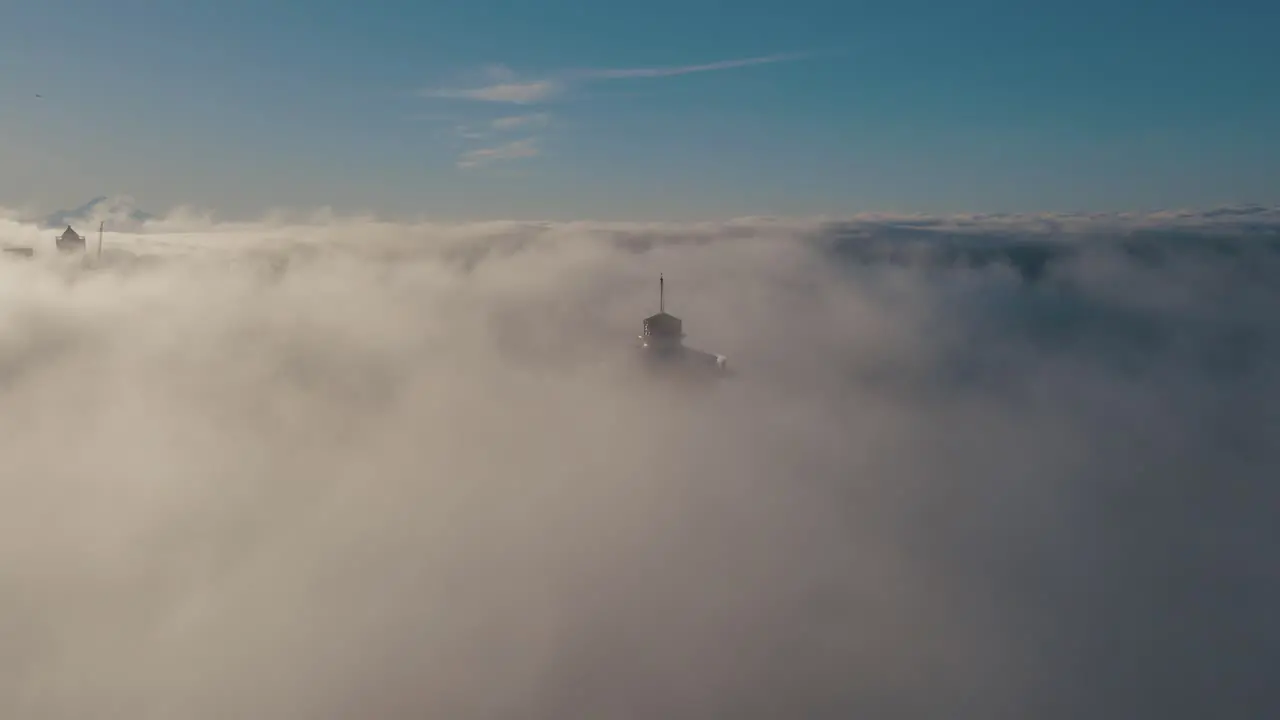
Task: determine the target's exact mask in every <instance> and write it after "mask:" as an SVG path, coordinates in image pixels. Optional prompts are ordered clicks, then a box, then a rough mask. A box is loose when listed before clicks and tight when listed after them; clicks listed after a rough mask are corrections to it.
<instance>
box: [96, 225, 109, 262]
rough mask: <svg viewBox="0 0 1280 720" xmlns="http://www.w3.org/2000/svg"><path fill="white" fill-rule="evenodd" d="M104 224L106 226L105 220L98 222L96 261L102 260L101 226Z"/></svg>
mask: <svg viewBox="0 0 1280 720" xmlns="http://www.w3.org/2000/svg"><path fill="white" fill-rule="evenodd" d="M106 224H107V221H106V220H101V221H99V222H98V259H99V260H101V259H102V226H103V225H106Z"/></svg>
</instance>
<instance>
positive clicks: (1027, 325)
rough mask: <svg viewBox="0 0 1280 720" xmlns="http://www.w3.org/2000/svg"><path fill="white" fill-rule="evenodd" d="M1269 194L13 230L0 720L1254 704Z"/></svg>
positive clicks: (1278, 459)
mask: <svg viewBox="0 0 1280 720" xmlns="http://www.w3.org/2000/svg"><path fill="white" fill-rule="evenodd" d="M0 217H3V216H0ZM1275 219H1276V214H1275V213H1274V212H1272V211H1270V210H1268V209H1266V208H1236V209H1231V210H1230V211H1228V212H1222V213H1186V214H1176V213H1175V214H1163V215H1159V216H1151V215H1148V216H1127V217H1124V216H1107V217H1101V216H1099V217H1062V216H1053V217H1049V216H1042V217H1036V218H1027V217H1018V218H1014V217H989V216H967V217H949V218H923V217H910V218H908V217H887V216H875V217H861V218H854V219H851V220H842V221H839V222H835V221H821V220H816V221H793V220H786V219H769V218H756V219H750V220H743V221H737V222H733V223H720V224H711V223H707V224H693V225H678V224H630V225H623V224H612V225H610V224H596V223H535V222H493V223H478V224H471V225H433V224H415V225H407V224H399V223H391V222H381V221H377V220H375V219H370V218H343V217H338V216H334V215H332V214H325V213H319V214H316V215H315V216H313V217H302V218H296V217H294V218H291V217H285V216H283V215H282V216H277V217H275V218H272V219H270V220H268V221H264V222H260V223H244V224H239V225H227V224H220V223H217V222H213V221H211V220H209V219H208V218H206V217H203V216H201V215H200V214H199V213H187V214H185V215H179V216H171V217H168V218H161V219H156V220H152V221H149V222H148V223H146V226H145V228H144V231H142V232H139V233H136V234H116V233H108V234H107V237H106V242H105V244H106V248H105V249H104V257H103V260H102V261H101V262H100V263H96V265H97V266H96V267H93V266H94V265H95V263H93V262H89V263H82V262H81V261H80V260H79V259H76V258H70V259H68V258H59V257H56V256H54V255H52V254H51V252H50V251H51V244H52V241H51V240H48V239H47V238H45V235H47V234H48V233H47V231H46V230H44V229H39V228H35V227H32V226H25V225H21V224H18V223H17V222H16V221H15V220H14V219H13V217H12V216H9V217H8V219H0V241H4V242H6V243H9V244H15V245H21V244H29V245H35V246H36V248H37V253H36V256H35V257H33V258H27V259H19V258H9V257H0V308H3V310H2V311H0V403H2V404H3V408H4V412H3V413H0V639H2V640H0V716H3V717H13V718H34V717H42V718H82V717H103V716H120V717H132V718H174V717H181V718H188V719H192V720H199V719H203V718H229V717H246V718H248V717H259V718H274V719H278V720H291V719H293V718H308V719H317V718H321V719H322V718H348V717H357V716H359V717H378V718H409V717H413V718H424V717H427V718H433V717H438V718H454V719H461V718H479V717H485V718H493V717H513V718H514V717H519V718H566V717H604V716H624V715H625V716H649V717H666V718H694V717H707V716H734V717H780V716H789V715H801V716H804V717H841V718H847V717H859V716H867V717H871V716H881V717H884V716H892V717H909V718H925V717H930V718H932V717H943V716H945V717H973V718H984V719H985V718H1012V717H1041V718H1043V717H1050V718H1059V717H1063V718H1065V717H1085V716H1097V715H1100V714H1101V715H1112V716H1117V715H1123V716H1125V717H1157V716H1158V717H1187V718H1190V717H1205V716H1207V715H1209V714H1216V715H1229V716H1237V717H1241V716H1250V717H1265V716H1269V715H1270V714H1272V713H1271V712H1270V711H1271V710H1274V709H1276V704H1275V703H1274V702H1271V701H1270V699H1273V697H1274V696H1272V695H1269V694H1268V693H1269V690H1268V688H1270V687H1271V681H1270V674H1271V672H1270V671H1271V668H1272V667H1274V663H1275V661H1276V660H1278V659H1280V636H1278V635H1277V632H1276V630H1275V629H1274V623H1270V622H1269V618H1270V616H1271V614H1272V612H1273V608H1274V606H1275V601H1276V600H1277V599H1278V593H1280V589H1278V587H1277V583H1276V581H1275V580H1274V573H1271V572H1270V570H1269V568H1270V567H1271V565H1272V564H1273V562H1272V558H1273V556H1274V554H1275V552H1276V550H1277V549H1280V537H1278V534H1280V531H1277V529H1276V528H1277V525H1276V523H1275V522H1274V517H1273V516H1274V510H1273V508H1274V507H1276V502H1275V501H1276V499H1277V498H1276V494H1277V493H1276V491H1275V490H1274V482H1275V478H1276V477H1277V476H1280V473H1277V469H1278V468H1280V443H1277V442H1275V441H1274V439H1275V433H1276V430H1277V425H1276V414H1275V410H1274V408H1275V407H1277V406H1278V405H1280V384H1278V383H1277V379H1278V378H1277V369H1276V368H1280V344H1278V343H1280V330H1277V326H1276V324H1275V322H1274V318H1275V317H1276V315H1277V314H1278V313H1280V290H1277V288H1278V287H1280V283H1277V280H1278V279H1280V263H1278V262H1277V257H1278V255H1277V234H1276V228H1277V227H1280V223H1276V222H1275ZM46 240H48V242H45V241H46ZM659 272H663V273H665V275H666V278H667V290H668V293H667V308H668V310H669V311H671V312H673V313H675V314H677V315H679V316H681V317H682V318H683V319H684V321H685V330H686V332H688V334H689V342H690V344H692V345H696V346H698V347H702V348H705V349H708V350H713V351H717V352H723V353H725V354H727V355H728V356H729V357H730V359H731V363H732V364H733V365H734V366H736V368H737V371H738V374H737V376H736V377H734V378H731V379H729V380H725V381H722V382H719V383H717V384H715V385H710V386H687V385H682V384H672V383H669V382H667V381H659V380H655V379H651V378H647V377H642V376H640V375H639V374H637V373H635V372H634V371H633V368H632V366H631V365H630V364H629V358H630V355H629V353H630V349H629V347H628V346H629V343H630V341H631V339H633V338H634V336H635V335H636V333H637V331H638V330H639V322H640V319H641V318H642V317H644V316H645V315H648V314H650V313H652V312H654V311H655V310H656V304H657V298H656V278H657V275H658V273H659ZM1206 678H1211V679H1212V682H1210V681H1209V680H1206ZM1250 699H1252V700H1251V701H1252V702H1253V703H1254V704H1253V705H1251V706H1249V707H1246V706H1245V705H1244V704H1235V703H1245V702H1249V701H1250ZM1211 710H1212V711H1214V712H1212V713H1211V712H1210V711H1211Z"/></svg>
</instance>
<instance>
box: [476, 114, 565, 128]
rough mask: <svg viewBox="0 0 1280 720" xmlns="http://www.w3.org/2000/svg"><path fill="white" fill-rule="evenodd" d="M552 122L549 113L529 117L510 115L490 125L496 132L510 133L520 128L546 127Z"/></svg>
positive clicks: (529, 115)
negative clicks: (509, 131)
mask: <svg viewBox="0 0 1280 720" xmlns="http://www.w3.org/2000/svg"><path fill="white" fill-rule="evenodd" d="M550 121H551V116H550V115H548V114H547V113H530V114H528V115H508V116H507V117H500V118H497V119H496V120H493V121H491V122H490V123H489V126H490V127H492V128H493V129H494V130H501V131H508V130H516V129H518V128H529V127H544V126H545V125H546V124H547V123H548V122H550Z"/></svg>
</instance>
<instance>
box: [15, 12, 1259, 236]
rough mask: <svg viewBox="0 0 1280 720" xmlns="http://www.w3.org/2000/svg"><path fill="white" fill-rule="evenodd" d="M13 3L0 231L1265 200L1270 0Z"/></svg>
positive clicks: (1123, 206) (1035, 208) (1100, 207)
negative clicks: (132, 208) (87, 214)
mask: <svg viewBox="0 0 1280 720" xmlns="http://www.w3.org/2000/svg"><path fill="white" fill-rule="evenodd" d="M6 5H7V7H6V8H5V10H4V11H3V19H2V20H0V97H2V98H3V102H0V204H4V205H10V206H13V205H19V204H26V205H29V206H34V207H36V208H39V209H41V210H52V209H56V208H67V207H73V206H75V205H79V204H80V203H82V202H84V201H85V200H87V199H89V198H90V197H93V196H96V195H101V194H114V193H127V194H130V195H133V196H134V197H135V198H136V199H137V201H138V203H139V205H140V206H142V207H143V208H145V209H148V210H152V211H163V210H164V209H167V208H168V207H171V206H173V205H175V204H180V203H194V204H197V205H200V206H204V207H209V208H213V209H216V210H218V211H220V212H222V213H225V214H226V215H227V216H229V217H231V216H245V215H253V214H256V213H259V212H261V211H263V210H264V209H267V208H270V207H278V206H289V207H309V206H317V205H326V204H327V205H331V206H333V207H335V208H337V209H339V210H344V211H358V210H365V211H373V212H378V213H384V214H387V215H391V216H411V215H423V214H425V215H430V216H435V217H441V218H447V219H468V218H496V217H520V218H547V219H571V218H594V219H654V218H671V219H688V218H722V217H728V216H735V215H744V214H813V213H825V214H845V213H853V212H859V211H922V212H950V211H1014V212H1016V211H1039V210H1064V211H1067V210H1098V211H1105V210H1119V209H1152V208H1161V207H1175V206H1207V205H1216V204H1221V203H1232V202H1260V203H1271V202H1276V201H1280V132H1278V131H1277V130H1276V129H1277V128H1280V91H1278V90H1277V84H1276V83H1277V77H1278V75H1277V71H1280V43H1277V42H1276V39H1275V34H1274V33H1275V30H1274V29H1275V27H1276V26H1277V23H1278V22H1280V7H1277V6H1276V4H1275V3H1273V2H1263V1H1261V0H1257V1H1249V2H1244V1H1240V0H1222V1H1220V2H1214V3H1209V2H1180V1H1179V0H1167V1H1166V2H1162V3H1151V2H1148V3H1138V2H1131V1H1129V0H1113V1H1111V2H1095V1H1094V0H1076V1H1075V2H1056V1H1050V0H1041V1H1038V2H1031V1H1027V2H1021V3H1014V2H999V1H991V2H958V1H957V2H945V3H944V2H929V3H926V2H916V1H915V0H895V1H894V2H888V1H886V2H875V3H871V2H857V1H855V0H843V1H839V0H789V1H787V2H781V1H777V0H737V1H735V2H727V1H721V2H706V1H702V0H679V1H677V0H649V1H648V2H644V3H634V2H598V1H596V2H588V1H587V0H541V1H539V2H533V1H531V0H506V1H501V2H500V1H499V0H438V1H435V2H431V1H429V0H419V1H418V2H409V1H405V0H386V1H384V2H373V1H372V0H370V2H367V3H357V2H349V1H342V2H339V1H338V0H310V1H309V2H304V1H302V0H279V1H277V2H270V1H269V0H256V1H255V2H249V1H247V0H188V1H182V0H173V1H172V2H167V3H160V2H150V1H147V0H113V1H112V2H103V1H101V0H92V1H91V0H29V1H22V2H14V3H7V4H6ZM748 59H763V60H761V61H759V62H755V63H741V64H735V62H734V61H741V60H748ZM605 71H621V72H613V73H609V72H605ZM37 93H38V94H41V95H43V98H37V97H35V95H36V94H37ZM509 118H523V121H521V120H514V119H509ZM504 119H506V120H504Z"/></svg>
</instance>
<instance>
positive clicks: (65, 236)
mask: <svg viewBox="0 0 1280 720" xmlns="http://www.w3.org/2000/svg"><path fill="white" fill-rule="evenodd" d="M57 244H58V249H59V250H61V251H62V252H84V236H83V235H81V234H79V233H77V232H76V231H75V230H73V229H72V228H71V226H70V225H68V226H67V229H66V230H63V231H62V234H61V235H59V236H58V239H57Z"/></svg>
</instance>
